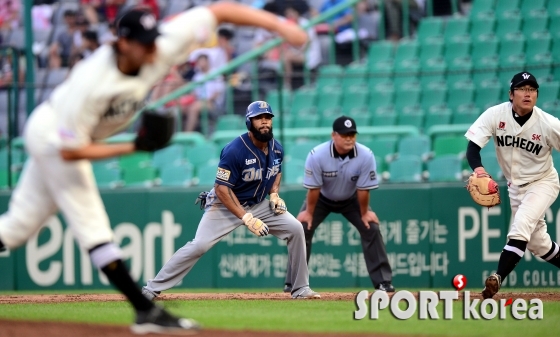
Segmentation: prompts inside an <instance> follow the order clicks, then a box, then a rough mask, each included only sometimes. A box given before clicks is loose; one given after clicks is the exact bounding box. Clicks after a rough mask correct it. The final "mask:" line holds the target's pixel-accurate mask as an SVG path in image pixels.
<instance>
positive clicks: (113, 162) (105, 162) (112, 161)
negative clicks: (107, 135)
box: [91, 157, 119, 171]
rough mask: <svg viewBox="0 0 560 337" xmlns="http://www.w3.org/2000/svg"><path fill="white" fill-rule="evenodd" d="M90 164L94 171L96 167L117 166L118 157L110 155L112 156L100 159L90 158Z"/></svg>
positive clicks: (109, 167) (108, 167) (107, 167)
mask: <svg viewBox="0 0 560 337" xmlns="http://www.w3.org/2000/svg"><path fill="white" fill-rule="evenodd" d="M91 166H92V168H93V170H94V171H95V170H96V169H111V168H119V157H112V158H107V159H101V160H92V161H91Z"/></svg>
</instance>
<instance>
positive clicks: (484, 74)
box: [472, 55, 498, 86]
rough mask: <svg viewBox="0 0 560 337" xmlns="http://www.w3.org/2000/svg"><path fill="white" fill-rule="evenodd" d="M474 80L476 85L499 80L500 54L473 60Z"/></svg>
mask: <svg viewBox="0 0 560 337" xmlns="http://www.w3.org/2000/svg"><path fill="white" fill-rule="evenodd" d="M472 80H473V82H474V84H475V85H476V86H480V85H484V84H485V83H489V82H497V81H498V55H493V56H490V57H486V58H481V59H479V60H477V61H476V62H475V61H474V60H473V73H472Z"/></svg>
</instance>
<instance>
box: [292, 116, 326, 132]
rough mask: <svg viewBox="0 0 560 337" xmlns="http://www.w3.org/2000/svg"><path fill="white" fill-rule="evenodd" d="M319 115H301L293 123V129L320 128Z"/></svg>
mask: <svg viewBox="0 0 560 337" xmlns="http://www.w3.org/2000/svg"><path fill="white" fill-rule="evenodd" d="M319 118H320V117H319V115H316V114H313V115H311V114H309V115H299V116H295V117H294V120H293V121H292V127H293V128H296V129H305V128H315V127H318V126H319Z"/></svg>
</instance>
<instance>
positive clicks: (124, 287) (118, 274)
mask: <svg viewBox="0 0 560 337" xmlns="http://www.w3.org/2000/svg"><path fill="white" fill-rule="evenodd" d="M101 270H102V271H103V273H105V275H107V278H108V279H109V280H110V281H111V282H112V283H113V285H115V287H116V288H117V289H118V290H120V291H121V293H123V294H124V295H125V296H126V298H128V300H129V301H130V303H132V306H133V307H134V308H135V309H136V310H137V311H146V310H150V309H151V308H153V306H154V304H153V303H152V301H150V300H149V299H147V298H146V297H145V296H144V295H142V291H140V288H138V286H137V285H136V283H134V281H133V280H132V277H130V273H129V272H128V270H127V269H126V266H125V265H124V263H123V261H122V260H117V261H113V262H111V263H109V264H108V265H106V266H105V267H103V268H101Z"/></svg>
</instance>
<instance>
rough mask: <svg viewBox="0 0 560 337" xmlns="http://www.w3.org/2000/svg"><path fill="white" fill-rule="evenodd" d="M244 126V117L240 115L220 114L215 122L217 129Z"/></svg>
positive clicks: (238, 128) (232, 128)
mask: <svg viewBox="0 0 560 337" xmlns="http://www.w3.org/2000/svg"><path fill="white" fill-rule="evenodd" d="M269 104H270V103H269ZM284 108H287V106H284ZM272 111H274V112H276V110H274V108H272ZM245 128H246V126H245V118H244V117H243V116H240V115H222V116H220V117H219V118H218V123H217V124H216V130H217V131H225V130H244V129H245Z"/></svg>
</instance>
